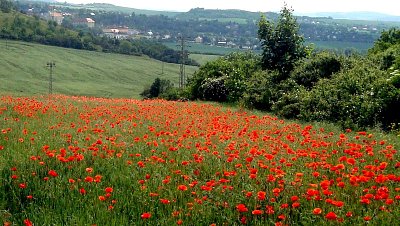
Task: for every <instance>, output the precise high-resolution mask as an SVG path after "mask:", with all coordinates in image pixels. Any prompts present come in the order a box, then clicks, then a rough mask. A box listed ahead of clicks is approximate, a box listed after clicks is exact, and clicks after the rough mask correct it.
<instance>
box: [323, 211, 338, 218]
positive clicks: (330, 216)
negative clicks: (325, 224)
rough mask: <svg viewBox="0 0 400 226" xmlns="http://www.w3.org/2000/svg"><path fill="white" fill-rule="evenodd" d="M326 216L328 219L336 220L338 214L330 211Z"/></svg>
mask: <svg viewBox="0 0 400 226" xmlns="http://www.w3.org/2000/svg"><path fill="white" fill-rule="evenodd" d="M325 218H326V219H328V220H336V219H337V215H336V214H335V213H334V212H329V213H327V214H326V215H325Z"/></svg>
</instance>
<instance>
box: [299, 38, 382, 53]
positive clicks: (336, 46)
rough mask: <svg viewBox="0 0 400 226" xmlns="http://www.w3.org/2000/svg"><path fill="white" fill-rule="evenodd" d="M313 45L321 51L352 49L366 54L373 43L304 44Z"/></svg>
mask: <svg viewBox="0 0 400 226" xmlns="http://www.w3.org/2000/svg"><path fill="white" fill-rule="evenodd" d="M310 43H313V44H314V45H315V47H317V48H321V49H336V50H339V51H344V50H346V49H354V50H357V51H359V52H360V53H366V52H367V51H368V49H370V48H372V46H373V45H374V44H373V43H362V42H338V41H312V42H308V41H307V42H306V45H310Z"/></svg>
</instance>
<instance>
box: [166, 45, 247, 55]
mask: <svg viewBox="0 0 400 226" xmlns="http://www.w3.org/2000/svg"><path fill="white" fill-rule="evenodd" d="M163 44H164V45H166V46H168V47H169V48H172V49H175V50H177V49H178V46H177V45H178V44H177V43H175V42H165V43H163ZM187 45H188V46H187V48H186V49H187V50H188V51H189V53H197V54H206V55H220V56H222V55H226V54H229V53H232V52H237V51H247V50H243V49H238V48H228V47H222V46H210V45H206V44H200V43H187ZM189 57H190V56H189Z"/></svg>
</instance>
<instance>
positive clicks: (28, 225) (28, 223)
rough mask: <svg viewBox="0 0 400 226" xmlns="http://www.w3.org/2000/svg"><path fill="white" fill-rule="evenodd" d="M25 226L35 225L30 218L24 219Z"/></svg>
mask: <svg viewBox="0 0 400 226" xmlns="http://www.w3.org/2000/svg"><path fill="white" fill-rule="evenodd" d="M24 224H25V226H33V223H32V222H31V221H30V220H29V219H25V220H24Z"/></svg>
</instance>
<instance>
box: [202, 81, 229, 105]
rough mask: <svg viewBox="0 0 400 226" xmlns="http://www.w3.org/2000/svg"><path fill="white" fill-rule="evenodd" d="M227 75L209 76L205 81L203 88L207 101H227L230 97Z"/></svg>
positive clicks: (204, 97)
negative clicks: (226, 85) (226, 84)
mask: <svg viewBox="0 0 400 226" xmlns="http://www.w3.org/2000/svg"><path fill="white" fill-rule="evenodd" d="M224 80H225V77H219V78H207V79H205V80H204V81H203V83H202V85H201V89H202V91H203V98H202V99H204V100H207V101H217V102H225V101H226V100H227V98H228V90H227V88H226V87H225V81H224Z"/></svg>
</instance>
